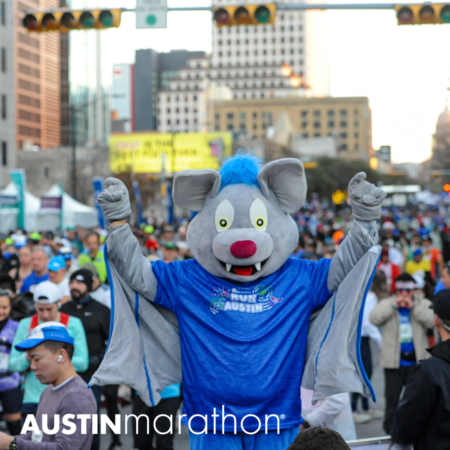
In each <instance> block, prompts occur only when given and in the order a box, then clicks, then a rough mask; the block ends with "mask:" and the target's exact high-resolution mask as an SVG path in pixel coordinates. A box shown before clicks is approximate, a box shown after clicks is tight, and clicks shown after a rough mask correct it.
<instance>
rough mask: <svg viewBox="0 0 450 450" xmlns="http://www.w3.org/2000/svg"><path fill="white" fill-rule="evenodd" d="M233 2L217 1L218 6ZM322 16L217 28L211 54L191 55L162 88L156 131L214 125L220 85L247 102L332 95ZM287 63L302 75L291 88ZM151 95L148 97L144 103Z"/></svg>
mask: <svg viewBox="0 0 450 450" xmlns="http://www.w3.org/2000/svg"><path fill="white" fill-rule="evenodd" d="M289 2H290V3H292V2H293V0H289ZM289 2H288V3H289ZM235 3H236V2H235V1H234V0H214V1H213V5H214V6H217V7H220V6H227V5H234V4H235ZM252 3H254V4H256V3H259V4H264V3H267V2H263V1H262V0H258V1H255V2H252ZM323 19H324V17H323V13H322V12H320V11H314V12H308V13H305V12H304V11H282V10H279V11H277V13H276V22H275V24H274V25H270V24H267V25H257V26H254V25H253V26H252V25H248V26H247V25H245V26H232V27H218V26H213V32H212V41H213V50H212V54H211V56H206V55H204V56H202V57H199V58H190V59H189V60H188V61H187V63H186V66H185V67H184V68H182V69H180V70H179V71H178V74H177V75H176V76H175V77H172V78H171V79H170V80H168V83H167V85H165V86H162V88H161V89H160V91H159V94H158V119H157V129H158V131H161V132H195V131H203V130H206V129H211V120H212V119H211V110H212V107H211V104H212V103H213V102H214V100H215V99H212V98H209V97H210V93H211V88H212V90H213V91H214V92H217V90H216V89H215V88H216V87H226V88H229V89H230V90H231V92H232V97H233V98H234V99H235V100H243V101H245V100H256V99H277V98H278V99H291V98H299V97H308V96H316V97H323V96H327V95H329V75H328V74H329V70H328V63H327V61H326V48H325V33H324V22H323ZM136 60H137V59H136ZM283 63H286V64H288V65H290V66H291V68H292V70H293V73H294V74H296V75H298V76H300V77H301V80H302V86H301V87H300V88H299V87H293V86H291V81H290V77H285V76H283V74H282V66H283ZM147 73H148V72H147ZM148 98H149V97H148V95H145V96H143V97H142V99H141V101H143V102H144V101H145V99H148ZM147 107H148V102H147ZM147 117H148V115H147Z"/></svg>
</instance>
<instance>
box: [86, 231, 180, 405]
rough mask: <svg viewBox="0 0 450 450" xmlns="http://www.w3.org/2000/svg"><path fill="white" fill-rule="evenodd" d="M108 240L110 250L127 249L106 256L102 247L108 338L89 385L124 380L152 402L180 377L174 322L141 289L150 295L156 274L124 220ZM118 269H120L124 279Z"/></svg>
mask: <svg viewBox="0 0 450 450" xmlns="http://www.w3.org/2000/svg"><path fill="white" fill-rule="evenodd" d="M119 242H120V244H119ZM108 245H110V247H111V252H113V253H120V252H127V255H124V254H121V255H120V254H114V258H111V257H108V250H107V251H106V263H107V269H108V279H109V281H110V287H111V326H110V334H109V342H108V348H107V351H106V355H105V357H104V359H103V361H102V364H101V365H100V367H99V369H98V370H97V372H96V373H95V374H94V375H93V377H92V379H91V381H90V383H89V385H107V384H126V385H128V386H131V387H132V388H133V389H136V390H137V391H138V392H139V395H140V396H141V398H142V400H143V401H144V402H145V403H146V404H147V405H148V406H155V405H156V404H158V403H159V401H160V399H161V396H160V393H161V392H162V391H163V390H164V389H165V388H166V387H167V386H170V385H171V384H175V383H181V351H180V338H179V331H178V322H177V320H176V318H175V315H174V314H173V313H172V312H171V311H169V310H168V309H165V308H163V307H160V306H158V305H155V304H152V303H151V302H150V301H148V300H147V298H146V297H144V296H143V295H142V294H145V293H147V294H149V295H152V296H153V298H154V295H155V294H156V279H155V278H154V275H153V273H152V271H151V264H150V262H149V261H148V260H147V259H146V258H144V257H142V254H141V251H140V249H139V245H138V243H137V240H136V239H135V238H134V236H133V235H132V233H131V230H130V228H129V226H128V225H124V226H123V227H117V228H115V229H114V231H113V232H112V233H111V235H110V237H109V238H108ZM126 262H128V267H126V270H125V267H124V265H125V264H126ZM121 274H126V275H124V276H125V278H126V280H125V279H124V278H123V277H122V275H121ZM130 281H131V284H130ZM131 286H133V287H131ZM135 289H136V290H135ZM139 292H140V293H139Z"/></svg>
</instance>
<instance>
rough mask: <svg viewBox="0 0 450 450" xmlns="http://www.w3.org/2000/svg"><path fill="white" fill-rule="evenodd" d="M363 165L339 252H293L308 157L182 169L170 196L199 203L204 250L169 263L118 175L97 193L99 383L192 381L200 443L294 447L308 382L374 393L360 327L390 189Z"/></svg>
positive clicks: (186, 406)
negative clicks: (101, 318) (101, 289)
mask: <svg viewBox="0 0 450 450" xmlns="http://www.w3.org/2000/svg"><path fill="white" fill-rule="evenodd" d="M336 176H338V174H336ZM365 178H366V174H365V173H363V172H361V173H359V174H358V175H356V176H355V177H354V178H353V179H352V180H351V181H350V184H349V188H348V192H349V196H350V200H351V204H352V210H353V217H354V219H355V220H354V222H353V225H352V228H351V230H350V232H349V234H348V236H347V237H346V238H345V240H344V241H343V243H342V244H341V246H340V247H339V250H338V251H337V253H336V256H335V257H334V258H333V259H332V260H330V259H322V260H320V261H308V260H302V259H294V258H291V257H290V256H291V254H292V253H293V251H294V249H295V248H296V246H297V243H298V237H299V233H298V228H297V225H296V224H295V222H294V220H293V219H292V217H291V214H293V213H296V212H297V211H298V210H299V209H300V208H301V207H302V205H303V203H304V201H305V198H306V192H307V186H306V177H305V170H304V167H303V165H302V163H301V162H300V161H299V160H298V159H281V160H277V161H274V162H271V163H269V164H267V165H265V166H263V167H261V161H260V160H259V159H258V158H256V157H254V156H251V155H248V154H247V155H244V154H241V153H240V154H238V155H237V156H235V157H234V158H230V159H228V160H227V161H226V162H225V164H224V165H223V167H222V169H221V170H220V172H217V171H215V170H186V171H182V172H180V173H178V174H177V175H176V176H175V179H174V187H173V198H174V201H175V203H176V204H177V205H178V206H179V207H181V208H183V209H186V210H188V211H195V212H198V214H197V215H196V217H195V218H194V220H193V221H192V222H191V224H190V225H189V228H188V234H187V240H188V244H189V248H190V249H191V250H192V253H193V254H194V256H195V259H191V260H188V261H178V262H174V263H170V264H167V263H164V262H162V261H157V262H153V263H151V262H149V261H148V260H147V259H146V258H145V257H144V256H142V254H141V251H140V248H139V244H138V242H137V240H136V239H135V237H134V236H133V234H132V232H131V230H130V227H129V226H128V225H127V224H126V223H125V219H126V218H127V217H129V216H130V214H131V208H130V200H129V195H128V191H127V189H126V187H125V185H124V184H123V183H122V182H121V181H119V180H117V179H114V178H110V179H108V180H107V186H108V187H107V189H106V190H105V191H104V192H103V193H102V194H100V196H99V199H98V202H99V204H100V205H101V207H102V208H103V211H104V213H105V216H106V218H107V219H108V221H109V222H110V224H111V229H110V235H109V238H108V240H107V265H108V272H109V280H110V284H111V290H112V297H113V298H112V316H111V321H112V323H111V331H110V338H109V344H108V350H107V353H106V355H105V358H104V360H103V363H102V365H101V367H100V368H99V370H98V371H97V372H96V374H95V375H94V377H93V378H92V380H91V385H92V384H99V385H106V384H120V383H124V384H127V385H129V386H131V387H132V388H134V389H136V390H137V391H138V392H139V395H140V396H141V398H142V400H143V401H144V402H145V403H146V404H148V405H150V406H154V405H156V404H157V403H158V402H159V400H160V393H161V392H162V391H163V390H164V389H165V388H166V387H167V386H169V385H171V384H174V383H180V382H181V381H182V382H183V390H184V402H183V415H182V416H181V423H182V424H184V425H187V426H189V430H190V431H189V434H190V445H191V449H195V450H197V449H198V450H216V449H217V450H219V449H220V450H223V449H227V450H244V449H245V450H268V449H271V450H286V448H287V447H288V446H289V445H290V444H291V443H292V441H293V440H294V439H295V437H296V435H297V434H298V431H299V426H300V424H301V423H302V418H301V399H300V385H302V386H304V387H305V388H309V389H313V390H314V397H313V400H317V399H320V398H324V397H326V396H328V395H332V394H335V393H339V392H359V393H361V394H363V395H365V396H372V397H374V393H373V390H372V387H371V385H370V382H369V380H368V379H367V376H366V373H365V371H364V368H363V366H362V361H361V355H360V337H361V322H362V310H363V307H364V302H365V297H366V294H367V291H368V289H369V286H370V283H371V280H372V277H373V274H374V271H375V269H376V265H377V261H378V257H379V253H380V248H379V247H378V246H376V243H377V239H378V235H377V226H376V221H377V220H378V219H379V218H380V215H381V207H382V203H383V200H384V198H385V193H384V192H383V191H382V190H381V189H379V188H377V187H376V186H374V185H373V184H370V183H368V182H367V181H365Z"/></svg>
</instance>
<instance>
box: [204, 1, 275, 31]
mask: <svg viewBox="0 0 450 450" xmlns="http://www.w3.org/2000/svg"><path fill="white" fill-rule="evenodd" d="M213 11H214V21H215V22H216V25H217V26H218V27H231V26H239V25H264V24H272V25H273V24H274V23H275V15H276V12H277V7H276V5H275V3H272V4H268V5H243V6H216V7H215V8H214V9H213Z"/></svg>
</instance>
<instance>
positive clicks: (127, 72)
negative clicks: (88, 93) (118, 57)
mask: <svg viewBox="0 0 450 450" xmlns="http://www.w3.org/2000/svg"><path fill="white" fill-rule="evenodd" d="M134 82H135V77H134V64H114V66H113V86H112V92H113V95H112V101H111V103H112V132H113V133H114V132H120V133H131V132H133V131H135V98H136V97H135V90H134Z"/></svg>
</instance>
